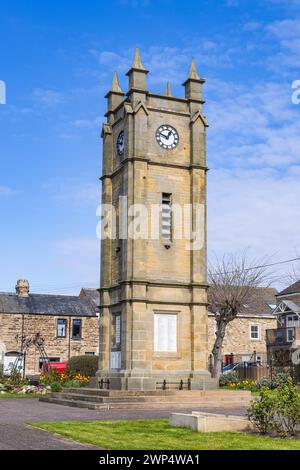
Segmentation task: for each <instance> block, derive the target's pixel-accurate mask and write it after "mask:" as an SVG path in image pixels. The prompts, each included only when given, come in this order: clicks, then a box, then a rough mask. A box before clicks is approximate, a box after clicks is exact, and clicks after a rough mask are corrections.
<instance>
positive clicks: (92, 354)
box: [84, 352, 95, 356]
mask: <svg viewBox="0 0 300 470" xmlns="http://www.w3.org/2000/svg"><path fill="white" fill-rule="evenodd" d="M84 355H85V356H95V353H94V352H86V353H84Z"/></svg>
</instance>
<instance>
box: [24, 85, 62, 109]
mask: <svg viewBox="0 0 300 470" xmlns="http://www.w3.org/2000/svg"><path fill="white" fill-rule="evenodd" d="M32 95H33V98H34V99H35V101H36V102H37V103H39V104H42V105H44V106H55V105H57V104H60V103H62V102H63V101H64V98H63V95H62V94H61V93H60V92H58V91H55V90H49V89H43V88H36V89H35V90H33V93H32Z"/></svg>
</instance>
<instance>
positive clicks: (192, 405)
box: [40, 397, 247, 411]
mask: <svg viewBox="0 0 300 470" xmlns="http://www.w3.org/2000/svg"><path fill="white" fill-rule="evenodd" d="M40 401H42V402H46V403H53V404H56V405H64V406H72V407H77V408H86V409H90V410H99V411H100V410H117V409H123V410H124V409H143V410H152V409H161V410H169V409H170V410H171V409H176V410H177V409H197V408H222V409H224V408H226V409H231V408H236V407H237V406H238V405H239V406H240V407H245V408H246V405H247V404H246V403H245V402H243V403H240V404H237V403H233V402H231V403H230V402H228V403H226V404H224V402H220V401H215V402H213V401H211V402H209V403H208V402H207V401H203V402H199V401H196V402H189V403H183V402H181V403H175V402H169V401H165V402H158V403H153V402H146V403H139V402H137V403H133V402H132V401H129V402H122V403H120V402H115V403H95V402H89V401H84V400H68V399H64V398H57V397H41V398H40Z"/></svg>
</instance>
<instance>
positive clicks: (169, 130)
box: [156, 124, 179, 150]
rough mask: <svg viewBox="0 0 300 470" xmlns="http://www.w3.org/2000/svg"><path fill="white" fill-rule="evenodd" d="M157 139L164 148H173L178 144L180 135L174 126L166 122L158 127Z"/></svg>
mask: <svg viewBox="0 0 300 470" xmlns="http://www.w3.org/2000/svg"><path fill="white" fill-rule="evenodd" d="M156 140H157V142H158V143H159V145H160V146H161V147H163V148H164V149H168V150H172V149H174V148H175V147H177V145H178V142H179V135H178V132H177V131H176V129H175V128H174V127H172V126H168V125H167V124H166V125H162V126H160V127H159V128H158V129H157V131H156Z"/></svg>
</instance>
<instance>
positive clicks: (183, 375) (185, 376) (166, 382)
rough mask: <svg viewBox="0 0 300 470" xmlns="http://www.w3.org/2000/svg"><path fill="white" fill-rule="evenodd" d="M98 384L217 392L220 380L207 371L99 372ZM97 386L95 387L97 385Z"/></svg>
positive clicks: (114, 386) (106, 387) (104, 387)
mask: <svg viewBox="0 0 300 470" xmlns="http://www.w3.org/2000/svg"><path fill="white" fill-rule="evenodd" d="M95 382H96V384H97V385H98V387H99V388H100V389H109V390H128V391H136V392H139V391H141V392H143V391H155V390H168V389H175V390H176V389H178V390H215V389H217V388H218V380H217V379H213V378H211V375H210V373H209V372H208V371H207V370H200V371H197V372H188V371H176V372H169V371H164V372H159V371H151V372H145V371H106V372H104V371H98V372H97V374H96V380H95ZM96 384H95V385H96Z"/></svg>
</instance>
